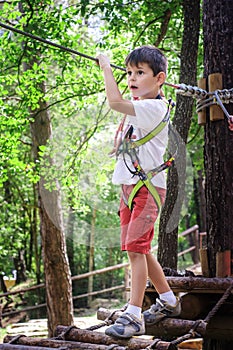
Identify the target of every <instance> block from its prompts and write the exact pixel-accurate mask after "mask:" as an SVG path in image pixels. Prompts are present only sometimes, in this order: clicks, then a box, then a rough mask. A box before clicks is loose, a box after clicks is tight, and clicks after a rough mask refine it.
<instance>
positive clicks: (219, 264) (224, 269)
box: [216, 250, 231, 277]
mask: <svg viewBox="0 0 233 350" xmlns="http://www.w3.org/2000/svg"><path fill="white" fill-rule="evenodd" d="M230 275H231V251H230V250H225V251H224V252H217V254H216V276H217V277H228V276H230Z"/></svg>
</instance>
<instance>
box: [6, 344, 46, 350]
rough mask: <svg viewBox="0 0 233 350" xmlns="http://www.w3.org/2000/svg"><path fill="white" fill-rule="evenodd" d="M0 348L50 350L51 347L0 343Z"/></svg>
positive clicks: (7, 349) (9, 349)
mask: <svg viewBox="0 0 233 350" xmlns="http://www.w3.org/2000/svg"><path fill="white" fill-rule="evenodd" d="M0 350H51V348H45V347H40V346H30V345H15V344H0Z"/></svg>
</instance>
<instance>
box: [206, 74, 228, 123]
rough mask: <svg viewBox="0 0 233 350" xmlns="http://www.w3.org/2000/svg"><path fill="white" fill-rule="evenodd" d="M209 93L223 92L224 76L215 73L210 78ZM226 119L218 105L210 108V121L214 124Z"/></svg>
mask: <svg viewBox="0 0 233 350" xmlns="http://www.w3.org/2000/svg"><path fill="white" fill-rule="evenodd" d="M208 85H209V91H210V92H212V91H215V90H222V74H221V73H213V74H210V75H209V76H208ZM222 119H224V113H223V110H222V109H221V108H220V107H219V106H218V105H212V106H210V120H211V121H212V122H214V121H216V120H222Z"/></svg>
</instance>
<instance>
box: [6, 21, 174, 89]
mask: <svg viewBox="0 0 233 350" xmlns="http://www.w3.org/2000/svg"><path fill="white" fill-rule="evenodd" d="M0 27H2V28H5V29H7V30H10V31H12V32H15V33H18V34H21V35H24V36H26V37H28V38H31V39H33V40H37V41H40V42H42V43H44V44H46V45H50V46H53V47H56V48H58V49H60V50H62V51H66V52H69V53H73V54H75V55H78V56H81V57H84V58H87V59H88V60H92V61H95V62H96V63H98V59H97V58H95V57H92V56H89V55H86V54H85V53H82V52H79V51H76V50H73V49H70V48H69V47H66V46H63V45H60V44H57V43H54V42H53V41H50V40H47V39H43V38H41V37H39V36H37V35H34V34H31V33H28V32H25V31H23V30H20V29H17V28H15V27H12V26H10V25H8V24H5V23H2V22H0ZM110 65H111V67H112V68H115V69H118V70H121V71H123V72H126V69H125V68H123V67H120V66H117V65H115V64H112V63H110ZM164 84H165V85H168V86H171V87H173V88H175V89H179V88H180V87H179V85H175V84H170V83H167V82H165V83H164Z"/></svg>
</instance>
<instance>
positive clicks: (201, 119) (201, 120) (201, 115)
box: [197, 78, 206, 125]
mask: <svg viewBox="0 0 233 350" xmlns="http://www.w3.org/2000/svg"><path fill="white" fill-rule="evenodd" d="M197 85H198V87H199V88H201V89H203V90H206V78H201V79H199V80H198V82H197ZM198 124H199V125H205V124H206V109H205V108H203V109H202V110H201V111H200V112H198Z"/></svg>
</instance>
